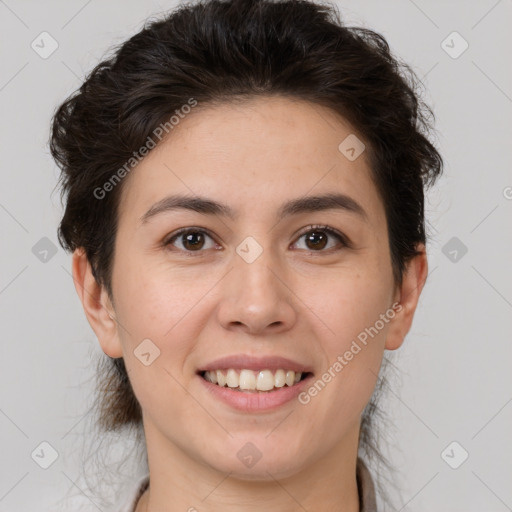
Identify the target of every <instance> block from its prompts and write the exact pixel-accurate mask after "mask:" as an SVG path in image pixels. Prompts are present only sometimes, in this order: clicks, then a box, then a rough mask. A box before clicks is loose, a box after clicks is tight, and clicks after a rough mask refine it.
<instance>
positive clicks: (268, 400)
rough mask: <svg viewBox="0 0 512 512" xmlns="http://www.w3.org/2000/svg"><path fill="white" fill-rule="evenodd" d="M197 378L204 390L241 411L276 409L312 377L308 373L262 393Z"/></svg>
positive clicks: (294, 394) (301, 388) (291, 398)
mask: <svg viewBox="0 0 512 512" xmlns="http://www.w3.org/2000/svg"><path fill="white" fill-rule="evenodd" d="M198 377H199V379H200V380H201V382H202V383H203V385H204V386H206V390H207V391H209V392H210V393H211V394H212V395H213V396H215V397H216V398H218V399H220V400H221V401H222V402H224V403H225V404H228V405H230V406H231V407H233V408H235V409H238V410H239V411H243V412H261V411H271V410H273V409H277V408H278V407H280V406H281V405H284V404H286V403H287V402H290V401H291V400H293V399H294V398H295V397H297V395H298V394H299V393H300V392H301V391H302V390H303V389H304V388H305V387H307V386H308V385H309V381H310V380H311V379H312V378H313V375H312V374H309V375H308V376H307V377H306V378H304V379H303V380H301V381H299V382H297V383H296V384H294V385H293V386H286V385H285V386H283V387H282V388H278V389H276V390H274V391H265V392H262V393H258V392H256V393H245V392H243V391H234V390H233V389H231V388H228V387H220V386H217V384H213V383H212V382H210V381H207V380H206V379H204V378H203V377H201V375H198Z"/></svg>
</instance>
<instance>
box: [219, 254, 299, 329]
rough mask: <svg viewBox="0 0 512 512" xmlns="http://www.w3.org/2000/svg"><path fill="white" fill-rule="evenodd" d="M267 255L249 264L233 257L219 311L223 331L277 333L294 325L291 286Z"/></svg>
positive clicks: (284, 274)
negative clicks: (232, 266)
mask: <svg viewBox="0 0 512 512" xmlns="http://www.w3.org/2000/svg"><path fill="white" fill-rule="evenodd" d="M270 253H271V251H268V250H264V251H263V252H262V254H261V255H260V256H259V257H258V258H257V259H256V260H255V261H253V262H251V263H248V262H247V261H245V260H244V259H243V258H241V257H239V256H238V255H235V257H234V268H232V270H231V272H229V274H228V276H227V279H225V280H224V282H223V289H222V299H221V303H220V305H219V308H218V320H219V322H220V324H221V325H222V326H223V327H224V328H225V329H227V330H241V331H243V332H246V333H247V334H266V333H268V334H276V333H279V332H283V331H286V330H288V329H290V328H291V327H292V326H293V325H294V323H295V321H296V318H297V312H296V310H295V309H294V307H293V300H294V294H293V292H292V290H291V283H289V282H287V278H286V273H285V272H283V271H282V269H281V266H279V265H278V264H277V263H276V261H275V260H274V259H273V258H272V256H271V254H270ZM280 269H281V270H280Z"/></svg>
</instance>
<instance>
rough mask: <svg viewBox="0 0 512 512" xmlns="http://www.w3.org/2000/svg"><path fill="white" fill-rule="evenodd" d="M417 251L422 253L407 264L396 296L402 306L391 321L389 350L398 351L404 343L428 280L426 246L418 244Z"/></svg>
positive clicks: (388, 339) (396, 309)
mask: <svg viewBox="0 0 512 512" xmlns="http://www.w3.org/2000/svg"><path fill="white" fill-rule="evenodd" d="M417 249H418V251H421V252H420V254H418V255H416V256H414V257H413V258H412V259H411V260H410V261H409V262H408V263H407V267H406V271H405V273H404V278H403V281H402V285H401V287H400V288H399V289H398V290H397V292H396V295H395V299H396V300H395V302H399V303H400V305H399V306H397V307H396V308H394V309H395V312H396V313H395V316H394V318H393V319H392V320H391V321H390V325H389V330H388V334H387V337H386V345H385V348H386V349H387V350H396V349H397V348H399V347H400V346H401V345H402V343H403V342H404V339H405V336H406V334H407V333H408V332H409V330H410V328H411V325H412V319H413V317H414V312H415V311H416V306H417V305H418V300H419V298H420V294H421V291H422V290H423V285H424V284H425V281H426V279H427V274H428V263H427V254H426V249H425V245H424V244H418V246H417Z"/></svg>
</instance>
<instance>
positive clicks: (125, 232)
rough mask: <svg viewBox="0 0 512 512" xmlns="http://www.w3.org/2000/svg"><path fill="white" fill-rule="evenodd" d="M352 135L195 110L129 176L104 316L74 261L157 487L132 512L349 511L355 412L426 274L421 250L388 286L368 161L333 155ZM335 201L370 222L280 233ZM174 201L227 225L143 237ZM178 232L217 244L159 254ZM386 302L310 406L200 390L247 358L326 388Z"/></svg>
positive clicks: (170, 223)
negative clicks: (229, 213) (296, 207)
mask: <svg viewBox="0 0 512 512" xmlns="http://www.w3.org/2000/svg"><path fill="white" fill-rule="evenodd" d="M351 133H355V131H354V129H353V128H351V126H350V125H349V124H348V123H347V122H346V121H344V120H343V119H341V118H340V117H339V116H337V115H335V114H334V113H333V112H332V111H330V110H328V109H325V108H323V107H319V106H316V105H312V104H310V103H307V102H304V101H301V100H291V99H287V98H279V97H272V98H264V99H263V98H259V99H251V100H250V101H248V102H246V103H244V104H239V105H236V106H234V105H220V106H216V107H208V106H207V107H206V108H204V109H200V106H198V107H196V109H195V110H194V111H193V112H192V113H191V114H189V115H188V116H186V117H185V119H183V120H182V121H181V122H180V124H179V125H178V126H177V127H175V128H174V130H173V131H172V132H171V133H170V135H169V136H168V137H167V138H166V139H164V140H163V141H162V143H161V144H160V145H159V146H158V147H157V148H155V149H154V150H153V151H152V152H150V153H149V154H148V156H147V157H145V158H144V160H143V161H142V162H141V163H140V164H139V165H138V166H137V168H136V169H134V170H133V171H132V172H131V174H130V175H128V177H126V178H125V182H124V183H123V187H124V188H123V191H122V197H121V204H120V210H119V229H118V233H117V238H116V246H115V258H114V266H113V276H112V287H113V301H111V300H110V299H109V297H108V294H107V293H106V290H105V289H104V288H103V287H101V286H99V285H98V284H97V283H96V282H95V280H94V277H93V275H92V272H91V268H90V265H89V263H88V261H87V259H86V257H85V255H84V253H83V251H82V250H81V249H77V251H75V253H74V255H73V276H74V280H75V286H76V290H77V293H78V295H79V297H80V299H81V301H82V304H83V307H84V310H85V313H86V315H87V318H88V321H89V323H90V325H91V327H92V328H93V330H94V331H95V333H96V335H97V337H98V340H99V342H100V344H101V348H102V349H103V351H104V352H105V354H107V355H109V356H110V357H123V358H124V360H125V364H126V367H127V370H128V372H129V377H130V380H131V383H132V386H133V389H134V392H135V395H136V397H137V399H138V400H139V402H140V404H141V407H142V410H143V423H144V429H145V434H146V442H147V452H148V462H149V470H150V481H151V485H150V488H149V490H148V491H147V492H146V493H145V494H144V496H143V497H142V498H141V500H140V501H139V503H138V507H137V511H138V512H142V511H146V510H147V511H150V512H151V511H158V510H166V511H170V512H173V511H182V512H183V511H186V510H195V509H197V510H198V511H201V512H202V511H223V512H230V511H238V512H239V511H241V510H243V511H247V512H252V511H256V510H258V511H260V510H262V507H268V510H279V511H283V512H288V511H290V512H292V511H293V512H295V511H296V510H298V508H300V507H303V508H304V509H305V510H315V511H316V512H322V511H330V512H332V511H339V512H356V511H358V510H359V503H358V495H357V483H356V472H355V468H356V457H357V446H358V435H359V428H360V421H361V413H362V412H363V409H364V407H365V405H366V404H367V403H368V401H369V399H370V397H371V395H372V392H373V390H374V387H375V384H376V379H377V374H378V372H379V367H380V365H381V362H382V356H383V353H384V350H395V349H397V348H399V347H400V346H401V344H402V343H403V341H404V337H405V336H406V334H407V332H408V331H409V329H410V327H411V324H412V320H413V315H414V312H415V309H416V306H417V303H418V299H419V296H420V293H421V290H422V288H423V284H424V282H425V279H426V275H427V259H426V254H425V248H424V246H423V245H421V246H420V247H419V249H420V250H421V254H420V255H419V256H417V257H415V258H413V259H412V260H411V261H410V262H409V264H408V267H407V272H406V274H405V276H404V280H403V284H402V286H401V287H397V286H395V283H394V281H393V277H392V267H391V259H390V253H389V246H388V233H387V227H386V218H385V212H384V205H383V203H382V200H381V198H380V196H379V195H378V192H377V189H376V188H375V185H374V183H373V181H372V179H371V175H370V169H369V165H368V161H367V158H366V153H363V154H362V155H361V156H360V157H359V158H357V159H356V160H355V161H352V162H351V161H349V160H348V159H347V158H346V157H345V156H344V155H343V154H342V153H341V152H340V151H339V150H338V145H339V144H340V142H341V141H343V140H344V139H345V137H347V136H348V135H349V134H351ZM359 138H360V139H361V140H363V138H362V137H361V136H359ZM332 192H340V193H344V194H347V195H349V196H350V197H351V198H352V199H354V200H355V201H357V202H358V203H359V204H360V205H361V206H362V207H363V208H364V210H365V212H366V214H367V220H366V221H365V220H364V219H363V218H362V217H361V216H358V215H357V214H355V213H353V212H349V211H344V210H325V211H317V212H310V213H300V214H297V215H291V216H288V217H286V218H284V219H282V220H279V221H278V220H277V219H276V212H277V210H278V208H279V207H280V206H281V205H282V203H284V202H285V201H287V200H290V199H296V198H300V197H304V196H305V195H313V194H314V195H316V194H321V193H332ZM171 193H183V194H197V195H201V196H205V197H208V198H211V199H214V200H216V201H219V202H224V203H226V204H227V205H229V206H230V207H232V208H233V209H235V210H236V212H237V214H236V217H235V219H234V220H231V219H227V218H222V217H220V216H218V215H204V214H200V213H197V212H192V211H187V210H180V211H169V212H166V213H162V214H160V215H157V216H155V217H152V218H151V219H150V220H148V222H147V223H145V224H141V222H140V217H141V216H142V215H143V214H144V213H145V212H146V211H147V210H148V209H149V208H150V207H151V206H152V205H153V204H154V203H156V202H157V201H159V200H160V199H162V198H163V197H165V196H167V195H168V194H171ZM312 224H325V225H328V226H330V227H332V228H333V229H335V230H338V231H340V232H341V233H343V234H344V235H345V236H346V237H348V239H349V240H350V242H351V244H352V246H351V247H350V248H347V247H344V246H343V245H340V242H339V241H338V240H337V239H336V238H335V237H333V236H332V235H329V234H328V233H327V234H325V232H321V234H322V233H323V234H324V236H327V237H328V238H327V243H326V246H325V247H324V246H320V248H317V247H318V246H314V245H312V244H311V243H309V244H308V241H307V238H306V236H303V235H304V234H305V233H307V232H308V230H307V227H308V226H310V225H312ZM186 227H195V228H202V229H206V230H208V231H209V232H210V233H211V234H212V237H209V236H208V235H206V234H205V235H204V239H203V245H202V246H201V243H199V244H198V245H197V246H198V247H199V248H198V249H195V250H194V248H193V247H194V246H193V247H192V249H190V245H189V246H187V245H186V240H185V239H184V237H178V238H177V239H176V240H175V241H174V245H170V246H169V247H167V248H165V247H164V246H163V243H162V242H163V241H164V239H165V238H166V237H167V238H168V235H170V234H172V233H173V232H175V231H177V230H178V229H180V228H186ZM301 230H304V231H303V232H302V233H301ZM320 231H321V230H320ZM317 232H318V230H317ZM247 236H252V237H254V238H255V239H256V240H257V242H258V243H259V244H260V246H261V247H262V249H263V252H262V254H261V255H260V256H259V258H257V259H256V260H255V261H254V262H252V263H250V264H249V263H247V262H246V261H245V260H244V259H242V258H241V257H240V256H239V255H238V254H237V252H236V251H235V250H236V248H237V246H238V245H239V244H240V243H241V242H242V241H243V240H244V239H245V238H246V237H247ZM199 241H201V239H199ZM196 243H197V241H196ZM215 247H220V248H221V250H215V249H214V248H215ZM187 248H188V254H187V253H186V252H187ZM315 251H316V252H315ZM395 302H399V303H400V305H401V309H400V311H399V312H396V314H395V315H394V318H393V319H392V320H390V321H389V322H388V323H385V326H384V328H382V329H381V330H380V331H379V333H378V335H376V336H374V337H373V338H370V339H369V340H370V341H369V342H368V344H367V345H366V346H364V348H362V350H361V351H360V352H359V353H358V354H357V355H356V356H354V358H353V359H352V360H351V361H350V362H349V363H348V364H347V365H346V366H344V367H343V370H342V371H341V372H339V373H337V374H336V376H335V377H334V378H333V379H332V380H331V381H330V382H329V383H328V384H327V385H326V386H325V387H324V388H323V389H322V390H321V391H320V392H319V393H318V394H317V395H316V396H315V397H313V398H311V400H310V401H309V403H307V404H305V405H303V404H300V403H298V401H297V400H292V401H291V402H289V403H287V404H285V405H283V406H281V407H280V408H278V409H277V410H274V411H272V412H266V413H262V412H257V413H250V414H249V413H243V412H240V411H237V410H234V409H232V408H230V407H229V406H228V405H225V404H223V403H221V402H219V401H217V400H216V399H215V398H212V397H211V396H210V395H209V394H208V393H207V392H206V391H205V389H204V386H203V385H202V383H201V382H200V380H199V377H198V376H197V375H196V371H197V369H198V368H199V367H200V366H201V365H203V364H205V363H207V362H209V361H212V360H214V359H216V358H218V357H221V356H225V355H231V354H237V353H246V354H250V355H255V356H261V355H280V356H284V357H289V358H291V359H295V360H298V361H300V362H303V363H306V364H312V365H313V372H314V374H315V377H320V376H321V375H322V374H323V372H325V371H327V369H328V368H329V367H331V366H332V365H333V363H334V362H335V361H336V360H337V357H338V356H340V355H343V354H344V353H345V352H346V351H347V350H348V349H349V348H350V345H351V343H352V341H353V340H354V339H356V337H357V335H358V334H359V333H360V332H361V331H363V330H364V329H365V328H367V327H370V326H373V325H374V324H375V322H376V320H378V319H379V315H381V314H383V313H385V312H386V311H388V310H389V309H390V308H391V306H392V304H393V303H395ZM147 338H149V339H151V340H152V342H153V343H154V344H155V345H156V346H158V348H159V350H160V356H159V357H158V358H156V359H155V360H154V361H153V362H152V364H151V365H149V366H145V365H144V364H142V363H141V361H140V360H139V359H138V358H137V357H136V356H135V355H134V353H133V351H134V350H135V349H136V347H137V346H138V345H139V344H140V343H141V341H142V340H144V339H147ZM247 442H251V443H253V444H254V445H255V446H256V447H257V448H258V450H259V451H260V452H261V454H262V456H261V459H260V460H259V461H258V463H257V464H255V465H254V466H252V467H251V468H248V467H246V466H245V465H244V464H242V463H241V461H240V460H239V459H238V457H237V452H238V451H239V450H240V449H241V448H242V447H243V446H244V445H245V444H246V443H247ZM299 504H300V507H299ZM191 507H195V509H192V508H191Z"/></svg>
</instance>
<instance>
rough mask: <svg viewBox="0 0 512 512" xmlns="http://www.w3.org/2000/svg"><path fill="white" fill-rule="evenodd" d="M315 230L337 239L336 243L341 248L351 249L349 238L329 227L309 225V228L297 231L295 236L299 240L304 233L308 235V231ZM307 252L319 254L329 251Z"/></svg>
mask: <svg viewBox="0 0 512 512" xmlns="http://www.w3.org/2000/svg"><path fill="white" fill-rule="evenodd" d="M315 230H318V231H325V232H326V233H328V234H329V235H330V236H333V237H334V238H337V239H338V241H339V242H340V243H341V244H342V245H343V246H345V247H347V248H351V247H352V243H351V241H350V240H349V238H348V237H347V236H346V235H344V234H343V233H341V232H340V231H338V230H337V229H335V228H332V227H331V226H327V225H325V224H311V225H309V226H306V227H305V228H304V229H302V230H301V231H299V233H298V234H297V238H300V237H301V236H303V235H305V234H306V233H309V232H310V231H315ZM309 252H312V253H319V254H321V253H322V252H330V251H313V250H310V251H309Z"/></svg>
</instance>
